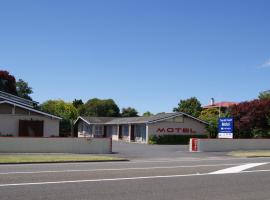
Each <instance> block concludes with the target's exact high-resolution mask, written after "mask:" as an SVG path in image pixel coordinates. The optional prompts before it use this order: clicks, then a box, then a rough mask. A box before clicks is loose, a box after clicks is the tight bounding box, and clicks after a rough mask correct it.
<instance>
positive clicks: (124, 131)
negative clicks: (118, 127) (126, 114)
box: [123, 125, 129, 137]
mask: <svg viewBox="0 0 270 200" xmlns="http://www.w3.org/2000/svg"><path fill="white" fill-rule="evenodd" d="M123 136H127V137H128V136H129V125H123Z"/></svg>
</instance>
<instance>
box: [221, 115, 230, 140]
mask: <svg viewBox="0 0 270 200" xmlns="http://www.w3.org/2000/svg"><path fill="white" fill-rule="evenodd" d="M218 138H233V118H232V117H224V118H219V119H218Z"/></svg>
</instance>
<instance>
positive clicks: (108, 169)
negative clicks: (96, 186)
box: [0, 163, 246, 175]
mask: <svg viewBox="0 0 270 200" xmlns="http://www.w3.org/2000/svg"><path fill="white" fill-rule="evenodd" d="M240 164H246V163H236V164H212V165H211V164H209V165H176V166H169V167H166V166H165V167H131V168H112V169H110V168H105V169H82V170H79V169H78V170H72V169H71V170H47V171H28V172H27V171H17V172H3V173H0V175H15V174H42V173H66V172H98V171H128V170H155V169H177V168H197V167H219V166H235V165H240Z"/></svg>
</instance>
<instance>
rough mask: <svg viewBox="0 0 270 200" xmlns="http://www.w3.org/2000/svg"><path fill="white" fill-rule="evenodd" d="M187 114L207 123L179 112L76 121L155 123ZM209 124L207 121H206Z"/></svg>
mask: <svg viewBox="0 0 270 200" xmlns="http://www.w3.org/2000/svg"><path fill="white" fill-rule="evenodd" d="M181 115H185V116H187V117H190V118H193V119H195V120H197V121H200V122H202V123H206V122H204V121H202V120H199V119H197V118H194V117H192V116H190V115H187V114H185V113H181V112H177V113H161V114H157V115H153V116H149V117H84V116H81V117H78V119H77V120H76V121H75V123H76V122H77V121H78V120H79V119H81V120H83V121H85V122H86V123H88V124H143V123H153V122H157V121H162V120H165V119H170V118H173V117H176V116H181ZM206 124H207V123H206Z"/></svg>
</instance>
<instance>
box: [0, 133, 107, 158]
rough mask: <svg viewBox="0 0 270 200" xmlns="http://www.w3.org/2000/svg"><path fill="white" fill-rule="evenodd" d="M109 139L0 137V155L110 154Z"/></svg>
mask: <svg viewBox="0 0 270 200" xmlns="http://www.w3.org/2000/svg"><path fill="white" fill-rule="evenodd" d="M111 150H112V146H111V139H110V138H102V139H101V138H91V139H86V138H30V137H18V138H12V137H0V153H94V154H108V153H111Z"/></svg>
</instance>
